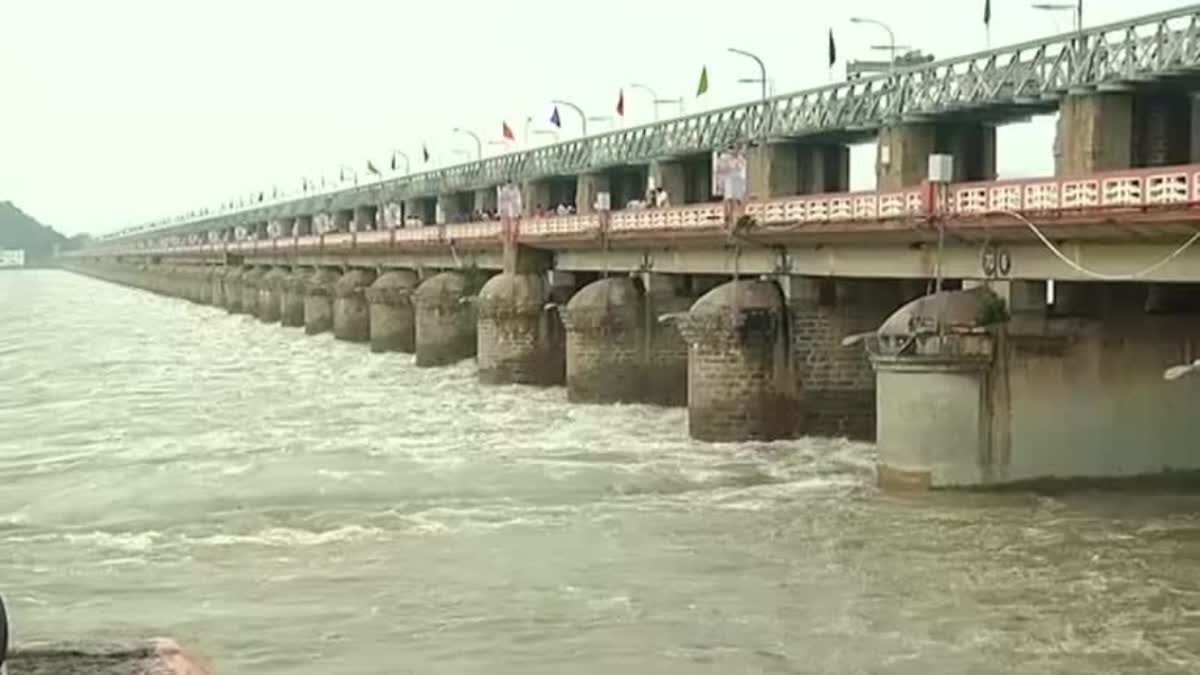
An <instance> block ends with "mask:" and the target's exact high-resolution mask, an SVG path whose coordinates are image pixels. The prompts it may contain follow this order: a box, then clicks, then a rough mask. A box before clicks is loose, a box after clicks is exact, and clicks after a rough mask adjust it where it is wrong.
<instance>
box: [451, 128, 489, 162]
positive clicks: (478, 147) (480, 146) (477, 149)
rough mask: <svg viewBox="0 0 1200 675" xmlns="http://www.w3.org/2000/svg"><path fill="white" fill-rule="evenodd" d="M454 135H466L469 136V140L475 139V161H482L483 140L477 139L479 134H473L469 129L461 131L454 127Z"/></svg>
mask: <svg viewBox="0 0 1200 675" xmlns="http://www.w3.org/2000/svg"><path fill="white" fill-rule="evenodd" d="M454 133H456V134H466V135H468V136H470V137H471V138H473V139H475V155H476V159H483V139H482V138H480V137H479V134H477V133H475V132H474V131H471V130H470V129H463V128H461V127H454Z"/></svg>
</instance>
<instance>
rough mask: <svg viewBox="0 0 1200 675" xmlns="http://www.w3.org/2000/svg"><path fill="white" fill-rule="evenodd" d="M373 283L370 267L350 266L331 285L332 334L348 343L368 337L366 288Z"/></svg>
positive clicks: (368, 338)
mask: <svg viewBox="0 0 1200 675" xmlns="http://www.w3.org/2000/svg"><path fill="white" fill-rule="evenodd" d="M374 282H375V273H374V272H372V271H370V270H363V269H352V270H348V271H347V272H346V273H345V274H343V275H342V277H341V278H340V279H338V280H337V283H335V284H334V285H333V295H334V300H333V336H334V337H335V338H337V339H339V340H346V341H348V342H366V341H367V340H370V339H371V315H370V311H369V309H368V307H367V296H366V290H367V288H368V287H369V286H370V285H371V284H372V283H374Z"/></svg>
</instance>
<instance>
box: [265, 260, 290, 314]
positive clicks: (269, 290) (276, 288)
mask: <svg viewBox="0 0 1200 675" xmlns="http://www.w3.org/2000/svg"><path fill="white" fill-rule="evenodd" d="M286 280H287V272H286V271H285V270H284V268H282V267H272V268H271V270H270V271H269V272H267V273H266V275H264V276H263V278H262V282H261V283H260V284H259V287H258V318H259V320H261V321H265V322H266V323H278V322H279V316H280V312H281V311H282V306H283V284H284V282H285V281H286Z"/></svg>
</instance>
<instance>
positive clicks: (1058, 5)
mask: <svg viewBox="0 0 1200 675" xmlns="http://www.w3.org/2000/svg"><path fill="white" fill-rule="evenodd" d="M1031 7H1033V8H1034V9H1040V10H1042V11H1047V12H1063V11H1069V12H1073V13H1074V14H1075V16H1073V17H1072V21H1073V22H1074V24H1075V30H1076V31H1077V32H1078V31H1081V30H1083V0H1078V1H1077V2H1074V3H1070V2H1035V3H1033V4H1032V5H1031Z"/></svg>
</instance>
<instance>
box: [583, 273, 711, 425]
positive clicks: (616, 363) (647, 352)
mask: <svg viewBox="0 0 1200 675" xmlns="http://www.w3.org/2000/svg"><path fill="white" fill-rule="evenodd" d="M641 277H642V278H641V279H636V280H635V279H634V278H632V277H629V276H621V277H609V278H607V279H601V280H599V281H595V282H592V283H591V284H588V285H587V286H584V287H583V288H582V289H581V290H580V291H579V292H578V293H576V294H575V295H574V296H572V298H571V301H570V302H569V303H568V304H567V305H566V306H565V307H563V308H561V309H560V313H561V315H562V320H563V325H564V327H565V329H566V333H567V340H566V356H567V364H566V369H567V372H566V385H567V398H568V400H570V401H573V402H579V403H635V402H636V403H653V404H657V405H668V406H669V405H679V406H682V405H687V343H686V342H685V341H684V340H683V338H682V337H681V336H680V335H679V331H678V328H677V327H676V325H675V322H674V321H660V320H659V317H660V316H661V315H664V314H671V313H675V312H681V311H686V310H687V308H688V306H689V305H690V304H691V302H690V300H689V299H688V298H687V297H686V296H681V295H679V294H678V292H677V286H678V285H679V284H678V277H676V278H671V277H667V276H665V275H650V274H643V275H641ZM647 287H649V290H648V292H647V290H644V289H646V288H647Z"/></svg>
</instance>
